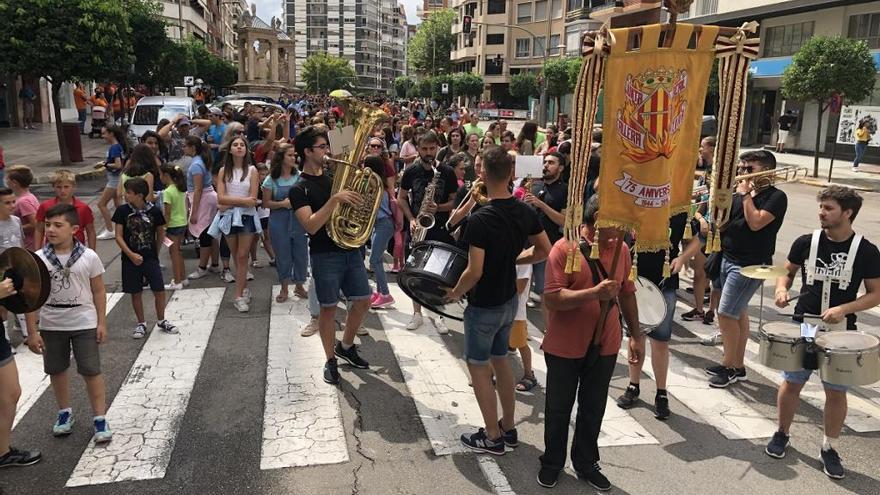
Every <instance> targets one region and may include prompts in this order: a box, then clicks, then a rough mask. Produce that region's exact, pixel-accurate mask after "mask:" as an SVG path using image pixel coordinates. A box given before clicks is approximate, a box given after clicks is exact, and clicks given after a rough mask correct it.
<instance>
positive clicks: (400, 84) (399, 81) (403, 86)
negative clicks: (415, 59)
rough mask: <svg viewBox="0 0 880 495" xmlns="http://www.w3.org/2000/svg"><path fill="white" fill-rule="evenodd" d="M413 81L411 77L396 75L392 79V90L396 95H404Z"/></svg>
mask: <svg viewBox="0 0 880 495" xmlns="http://www.w3.org/2000/svg"><path fill="white" fill-rule="evenodd" d="M414 84H415V81H413V80H412V78H411V77H408V76H398V77H396V78H395V79H394V92H395V93H396V94H397V96H398V97H401V98H402V97H404V96H406V94H407V92H409V88H411V87H413V85H414Z"/></svg>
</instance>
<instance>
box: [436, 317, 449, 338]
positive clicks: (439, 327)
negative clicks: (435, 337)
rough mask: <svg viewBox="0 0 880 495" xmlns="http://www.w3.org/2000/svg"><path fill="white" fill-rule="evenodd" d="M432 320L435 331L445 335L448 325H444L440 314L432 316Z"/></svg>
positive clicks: (447, 331)
mask: <svg viewBox="0 0 880 495" xmlns="http://www.w3.org/2000/svg"><path fill="white" fill-rule="evenodd" d="M432 320H433V321H434V328H436V329H437V333H439V334H440V335H446V334H447V333H449V327H447V326H446V322H445V321H443V317H442V316H438V317H437V318H432Z"/></svg>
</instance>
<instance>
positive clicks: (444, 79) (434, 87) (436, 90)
mask: <svg viewBox="0 0 880 495" xmlns="http://www.w3.org/2000/svg"><path fill="white" fill-rule="evenodd" d="M430 80H431V98H433V99H435V100H437V101H444V102H450V101H452V97H453V95H455V94H457V93H456V92H457V91H458V90H457V89H456V87H455V83H454V82H453V77H452V76H451V75H449V74H443V75H442V76H436V77H432V78H431V79H430ZM444 84H446V85H447V88H448V89H447V93H446V94H443V85H444Z"/></svg>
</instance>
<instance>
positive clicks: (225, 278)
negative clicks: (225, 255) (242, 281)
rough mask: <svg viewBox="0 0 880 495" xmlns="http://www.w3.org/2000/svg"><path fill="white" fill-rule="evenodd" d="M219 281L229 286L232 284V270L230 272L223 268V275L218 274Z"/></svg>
mask: <svg viewBox="0 0 880 495" xmlns="http://www.w3.org/2000/svg"><path fill="white" fill-rule="evenodd" d="M220 280H222V281H224V282H228V283H230V284H231V283H234V282H235V276H234V275H233V274H232V270H230V269H229V268H224V269H223V273H222V274H220Z"/></svg>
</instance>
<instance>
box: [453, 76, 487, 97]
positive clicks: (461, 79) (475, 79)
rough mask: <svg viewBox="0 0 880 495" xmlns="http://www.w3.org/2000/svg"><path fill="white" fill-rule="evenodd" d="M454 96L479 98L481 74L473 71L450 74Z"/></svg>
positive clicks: (481, 85) (481, 91)
mask: <svg viewBox="0 0 880 495" xmlns="http://www.w3.org/2000/svg"><path fill="white" fill-rule="evenodd" d="M452 84H453V86H454V87H455V95H456V96H464V97H465V98H479V97H480V95H482V94H483V76H481V75H479V74H474V73H473V72H459V73H457V74H454V75H453V76H452Z"/></svg>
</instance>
